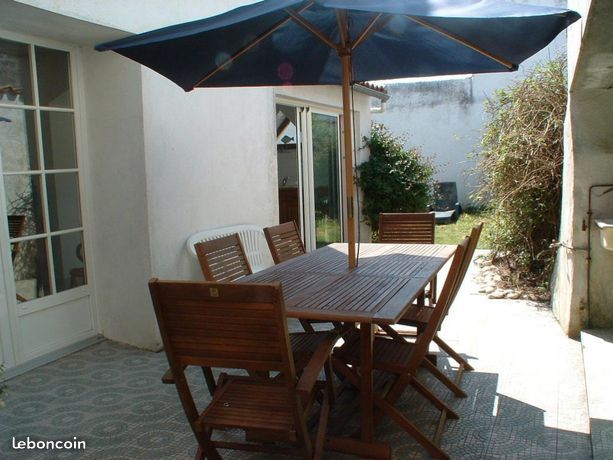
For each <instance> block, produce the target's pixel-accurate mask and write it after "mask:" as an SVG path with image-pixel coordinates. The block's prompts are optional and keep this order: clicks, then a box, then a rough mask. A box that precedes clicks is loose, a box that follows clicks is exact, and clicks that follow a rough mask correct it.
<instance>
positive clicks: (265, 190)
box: [143, 71, 278, 279]
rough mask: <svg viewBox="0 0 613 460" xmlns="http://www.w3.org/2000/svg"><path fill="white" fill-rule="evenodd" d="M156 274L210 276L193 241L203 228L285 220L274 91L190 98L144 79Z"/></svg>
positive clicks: (157, 79) (201, 93) (210, 92)
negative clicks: (190, 247) (190, 246)
mask: <svg viewBox="0 0 613 460" xmlns="http://www.w3.org/2000/svg"><path fill="white" fill-rule="evenodd" d="M143 100H144V126H145V150H146V163H147V184H148V186H147V196H148V207H149V225H150V231H151V256H152V269H153V273H155V274H156V276H160V277H163V278H175V279H176V278H188V279H189V278H191V279H202V274H201V272H200V270H199V268H198V264H197V261H196V260H195V259H193V258H192V257H191V256H189V255H188V254H187V251H186V250H185V240H186V239H187V237H188V236H189V235H190V234H192V233H194V232H195V231H197V230H201V229H205V228H214V227H220V226H225V225H233V224H240V223H253V224H258V225H261V226H267V225H271V224H273V223H275V218H276V215H277V212H278V211H277V208H278V206H277V197H276V194H277V189H276V187H277V171H276V163H275V161H276V155H275V152H276V149H275V143H274V141H275V139H274V137H273V133H274V114H275V108H274V97H273V91H272V89H270V88H251V89H249V88H241V89H238V88H237V89H205V90H196V91H193V92H191V93H189V94H186V93H184V92H183V91H182V90H181V89H180V88H179V87H176V86H175V85H172V84H169V83H168V81H167V80H166V79H164V78H163V77H161V76H159V75H157V74H155V73H153V72H150V71H145V72H144V74H143Z"/></svg>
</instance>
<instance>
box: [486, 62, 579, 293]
mask: <svg viewBox="0 0 613 460" xmlns="http://www.w3.org/2000/svg"><path fill="white" fill-rule="evenodd" d="M565 77H566V62H565V60H564V59H562V58H559V59H556V60H553V61H550V62H547V63H545V64H543V65H540V66H537V67H535V68H534V69H533V70H532V71H531V72H530V73H529V74H528V76H527V77H526V78H525V79H523V80H521V81H518V82H516V83H514V84H512V85H510V86H509V87H508V88H506V89H503V90H500V91H498V92H497V93H496V96H495V98H494V99H493V100H491V101H488V102H487V103H486V110H487V112H488V113H489V115H490V117H491V120H490V121H489V123H488V124H487V126H486V129H485V133H484V135H483V138H482V145H483V152H482V158H481V161H480V164H479V168H478V169H479V170H480V172H481V173H482V176H481V177H482V182H481V184H480V187H479V188H478V192H477V193H476V195H475V197H476V198H478V199H481V200H483V201H486V202H488V203H489V207H490V208H491V210H492V220H491V224H490V233H489V235H490V237H489V239H490V246H491V247H492V249H493V255H494V257H495V258H498V259H499V260H502V261H504V262H505V263H506V264H507V267H508V268H509V270H508V279H507V281H511V282H513V283H514V284H518V283H520V282H521V283H523V284H526V283H527V284H529V285H534V286H537V285H540V286H547V285H548V283H549V278H550V275H551V270H552V268H553V260H554V254H553V251H552V250H551V249H550V245H551V242H552V240H554V239H556V238H557V237H558V233H559V225H560V212H561V193H562V163H563V128H564V116H565V113H566V93H567V89H566V78H565Z"/></svg>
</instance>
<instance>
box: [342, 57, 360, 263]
mask: <svg viewBox="0 0 613 460" xmlns="http://www.w3.org/2000/svg"><path fill="white" fill-rule="evenodd" d="M340 58H341V65H342V71H343V129H344V131H345V133H344V136H345V137H344V141H345V190H346V194H347V243H348V248H349V251H348V253H347V258H348V264H349V268H350V269H352V268H355V266H356V259H355V218H354V209H353V147H352V133H351V116H352V113H351V78H352V76H351V54H350V53H343V54H341V55H340Z"/></svg>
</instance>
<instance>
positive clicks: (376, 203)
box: [357, 124, 435, 231]
mask: <svg viewBox="0 0 613 460" xmlns="http://www.w3.org/2000/svg"><path fill="white" fill-rule="evenodd" d="M364 142H365V143H366V145H367V146H368V148H369V149H370V158H369V159H368V161H366V162H364V163H362V164H360V165H359V166H358V167H357V170H358V173H359V175H358V177H357V183H358V185H359V186H360V187H361V189H362V191H363V192H364V203H363V204H362V213H363V215H364V220H365V221H366V222H367V223H368V224H369V225H370V227H371V229H372V230H373V231H377V230H378V229H379V213H381V212H419V211H425V210H427V208H428V205H430V204H431V203H432V193H433V176H434V173H435V169H434V166H433V165H432V162H431V160H430V159H428V158H425V157H424V156H423V155H422V154H421V152H420V150H419V149H417V148H411V149H408V150H407V149H406V148H405V147H404V142H403V139H402V138H399V137H394V136H393V135H392V134H391V133H390V132H389V131H388V129H387V128H386V127H385V126H383V125H381V124H373V125H372V127H371V130H370V137H368V138H364Z"/></svg>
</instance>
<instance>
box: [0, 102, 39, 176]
mask: <svg viewBox="0 0 613 460" xmlns="http://www.w3.org/2000/svg"><path fill="white" fill-rule="evenodd" d="M34 117H35V113H34V111H33V110H20V109H7V108H2V107H0V155H2V169H3V170H4V171H5V172H7V171H30V170H33V169H38V155H37V148H36V128H35V127H34Z"/></svg>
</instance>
